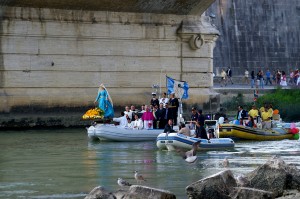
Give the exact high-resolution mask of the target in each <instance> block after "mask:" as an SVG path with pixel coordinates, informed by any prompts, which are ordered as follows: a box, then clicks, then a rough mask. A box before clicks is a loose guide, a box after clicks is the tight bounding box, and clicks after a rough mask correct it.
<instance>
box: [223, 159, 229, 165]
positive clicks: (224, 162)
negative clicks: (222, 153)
mask: <svg viewBox="0 0 300 199" xmlns="http://www.w3.org/2000/svg"><path fill="white" fill-rule="evenodd" d="M222 165H223V167H228V166H229V160H228V159H227V157H226V158H225V159H224V160H223V162H222Z"/></svg>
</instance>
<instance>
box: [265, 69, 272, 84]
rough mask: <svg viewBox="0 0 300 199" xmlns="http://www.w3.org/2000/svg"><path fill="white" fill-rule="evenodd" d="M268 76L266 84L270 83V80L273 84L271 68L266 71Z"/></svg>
mask: <svg viewBox="0 0 300 199" xmlns="http://www.w3.org/2000/svg"><path fill="white" fill-rule="evenodd" d="M266 77H267V80H266V86H267V85H268V82H270V84H271V85H272V81H271V72H270V70H267V72H266Z"/></svg>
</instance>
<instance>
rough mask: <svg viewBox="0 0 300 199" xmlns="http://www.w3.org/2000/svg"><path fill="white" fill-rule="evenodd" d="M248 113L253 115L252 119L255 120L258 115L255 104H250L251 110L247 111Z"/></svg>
mask: <svg viewBox="0 0 300 199" xmlns="http://www.w3.org/2000/svg"><path fill="white" fill-rule="evenodd" d="M248 115H249V116H251V117H253V119H254V120H256V121H257V117H258V116H259V112H258V110H257V108H256V106H255V105H252V108H251V110H250V111H249V112H248Z"/></svg>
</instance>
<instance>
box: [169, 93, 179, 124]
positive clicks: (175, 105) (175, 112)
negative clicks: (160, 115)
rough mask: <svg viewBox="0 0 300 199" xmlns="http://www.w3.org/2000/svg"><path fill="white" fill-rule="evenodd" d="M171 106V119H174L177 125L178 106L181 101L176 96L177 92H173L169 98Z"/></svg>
mask: <svg viewBox="0 0 300 199" xmlns="http://www.w3.org/2000/svg"><path fill="white" fill-rule="evenodd" d="M169 104H170V106H169V108H170V111H171V117H172V118H171V119H173V121H174V122H173V124H174V125H175V126H176V125H177V116H178V107H179V101H178V98H176V97H175V93H174V92H173V93H171V95H170V100H169Z"/></svg>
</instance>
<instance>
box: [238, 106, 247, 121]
mask: <svg viewBox="0 0 300 199" xmlns="http://www.w3.org/2000/svg"><path fill="white" fill-rule="evenodd" d="M246 117H247V112H246V111H245V110H244V109H243V107H242V106H238V112H237V115H236V118H237V120H238V121H241V120H244V119H245V118H246Z"/></svg>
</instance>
